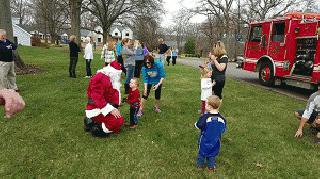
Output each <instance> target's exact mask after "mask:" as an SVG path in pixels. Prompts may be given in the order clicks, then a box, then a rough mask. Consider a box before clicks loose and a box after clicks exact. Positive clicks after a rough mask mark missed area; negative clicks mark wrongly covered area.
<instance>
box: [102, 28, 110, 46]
mask: <svg viewBox="0 0 320 179" xmlns="http://www.w3.org/2000/svg"><path fill="white" fill-rule="evenodd" d="M102 30H103V44H105V43H106V42H107V40H108V37H109V28H102Z"/></svg>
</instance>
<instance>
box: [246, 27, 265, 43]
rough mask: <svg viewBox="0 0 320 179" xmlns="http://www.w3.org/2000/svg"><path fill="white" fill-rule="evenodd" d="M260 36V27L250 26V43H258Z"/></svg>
mask: <svg viewBox="0 0 320 179" xmlns="http://www.w3.org/2000/svg"><path fill="white" fill-rule="evenodd" d="M261 36H262V26H261V25H259V26H252V28H251V32H250V38H249V41H250V42H260V41H261Z"/></svg>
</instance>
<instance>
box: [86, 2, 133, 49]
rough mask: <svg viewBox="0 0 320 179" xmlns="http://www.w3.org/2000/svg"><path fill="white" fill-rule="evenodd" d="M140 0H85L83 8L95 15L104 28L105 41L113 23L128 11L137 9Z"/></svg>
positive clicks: (131, 11)
mask: <svg viewBox="0 0 320 179" xmlns="http://www.w3.org/2000/svg"><path fill="white" fill-rule="evenodd" d="M137 1H138V0H117V1H114V0H84V1H83V9H84V10H85V11H88V12H90V13H91V14H93V15H95V16H96V18H97V19H98V21H99V22H100V25H101V27H102V30H103V41H104V43H105V42H106V40H107V37H108V34H109V30H110V27H111V25H112V24H113V23H114V22H115V21H116V20H118V19H119V17H120V16H122V15H125V14H126V13H133V12H134V10H135V9H137Z"/></svg>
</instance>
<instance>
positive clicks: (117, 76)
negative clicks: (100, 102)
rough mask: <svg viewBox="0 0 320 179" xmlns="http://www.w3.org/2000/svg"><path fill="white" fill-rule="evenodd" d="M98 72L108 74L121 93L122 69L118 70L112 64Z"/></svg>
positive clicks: (113, 85) (114, 86) (115, 87)
mask: <svg viewBox="0 0 320 179" xmlns="http://www.w3.org/2000/svg"><path fill="white" fill-rule="evenodd" d="M98 72H101V73H103V74H105V75H106V76H108V77H109V78H110V81H111V83H112V87H113V88H114V89H116V90H118V91H119V93H120V88H121V82H120V81H121V73H122V71H121V70H116V69H114V68H112V67H110V66H106V67H104V68H103V69H101V70H99V71H98Z"/></svg>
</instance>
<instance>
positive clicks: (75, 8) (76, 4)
mask: <svg viewBox="0 0 320 179" xmlns="http://www.w3.org/2000/svg"><path fill="white" fill-rule="evenodd" d="M81 4H82V0H69V5H70V11H71V34H73V35H75V36H76V37H77V43H78V44H79V45H80V43H81V34H80V27H81V26H80V25H81V19H80V15H81Z"/></svg>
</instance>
